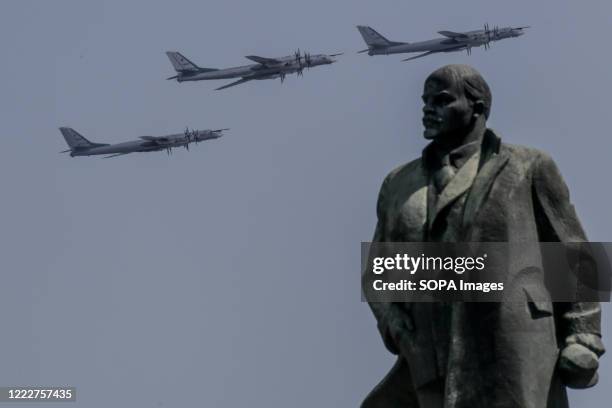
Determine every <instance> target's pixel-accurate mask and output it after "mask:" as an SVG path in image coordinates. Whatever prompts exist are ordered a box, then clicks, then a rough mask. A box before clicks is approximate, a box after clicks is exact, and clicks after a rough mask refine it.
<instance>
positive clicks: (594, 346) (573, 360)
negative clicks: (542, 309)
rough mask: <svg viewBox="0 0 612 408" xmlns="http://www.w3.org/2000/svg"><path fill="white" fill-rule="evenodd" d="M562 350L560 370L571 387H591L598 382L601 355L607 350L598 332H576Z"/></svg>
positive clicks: (565, 381)
mask: <svg viewBox="0 0 612 408" xmlns="http://www.w3.org/2000/svg"><path fill="white" fill-rule="evenodd" d="M565 342H566V346H565V347H564V348H563V350H561V355H560V357H559V370H560V375H561V379H562V380H563V382H564V383H565V385H567V386H568V387H570V388H589V387H592V386H594V385H595V384H597V381H598V380H599V375H598V374H597V368H598V367H599V356H600V355H602V354H603V353H604V351H605V349H604V347H603V343H602V342H601V338H600V337H599V336H598V335H596V334H576V335H572V336H569V337H568V338H567V339H566V341H565Z"/></svg>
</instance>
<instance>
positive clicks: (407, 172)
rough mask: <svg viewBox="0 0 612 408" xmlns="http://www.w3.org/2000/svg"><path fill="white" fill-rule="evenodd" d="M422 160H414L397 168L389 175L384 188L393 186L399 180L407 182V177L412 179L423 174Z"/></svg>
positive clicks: (384, 182)
mask: <svg viewBox="0 0 612 408" xmlns="http://www.w3.org/2000/svg"><path fill="white" fill-rule="evenodd" d="M422 168H423V167H422V164H421V158H420V157H419V158H417V159H414V160H412V161H409V162H408V163H404V164H402V165H400V166H397V167H396V168H394V169H393V170H391V171H390V172H389V174H387V176H386V177H385V180H384V181H383V186H385V185H389V184H393V183H394V182H397V181H399V180H405V179H406V178H407V177H412V176H414V175H415V174H417V173H418V174H420V173H421V172H422Z"/></svg>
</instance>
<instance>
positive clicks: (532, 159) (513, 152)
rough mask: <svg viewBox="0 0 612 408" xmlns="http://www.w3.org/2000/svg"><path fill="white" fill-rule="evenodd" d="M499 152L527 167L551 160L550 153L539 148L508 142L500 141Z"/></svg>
mask: <svg viewBox="0 0 612 408" xmlns="http://www.w3.org/2000/svg"><path fill="white" fill-rule="evenodd" d="M500 153H501V154H505V155H508V156H509V157H510V158H511V159H512V160H513V161H515V162H519V163H521V164H522V165H523V166H528V167H532V166H534V165H537V164H539V163H542V162H546V163H548V162H553V159H552V158H551V157H550V155H549V154H548V153H546V152H544V151H542V150H540V149H536V148H533V147H527V146H521V145H515V144H510V143H502V144H501V147H500Z"/></svg>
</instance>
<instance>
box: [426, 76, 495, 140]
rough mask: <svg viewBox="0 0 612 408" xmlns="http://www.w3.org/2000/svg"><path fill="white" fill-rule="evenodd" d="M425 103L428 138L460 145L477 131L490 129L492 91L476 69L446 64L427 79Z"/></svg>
mask: <svg viewBox="0 0 612 408" xmlns="http://www.w3.org/2000/svg"><path fill="white" fill-rule="evenodd" d="M423 102H424V103H425V106H423V125H424V126H425V131H424V134H423V135H424V136H425V138H426V139H433V140H436V141H438V142H441V143H445V144H459V143H461V141H463V140H464V139H465V138H466V137H467V135H469V134H471V133H473V132H474V131H477V132H478V131H480V130H481V131H482V132H484V130H485V129H486V121H487V118H488V117H489V113H490V111H491V90H490V89H489V86H488V85H487V83H486V82H485V80H484V79H483V77H482V75H480V73H479V72H478V71H476V70H475V69H474V68H472V67H470V66H468V65H446V66H444V67H442V68H439V69H437V70H436V71H434V72H433V73H431V75H429V77H427V80H425V86H424V91H423ZM453 142H456V143H453Z"/></svg>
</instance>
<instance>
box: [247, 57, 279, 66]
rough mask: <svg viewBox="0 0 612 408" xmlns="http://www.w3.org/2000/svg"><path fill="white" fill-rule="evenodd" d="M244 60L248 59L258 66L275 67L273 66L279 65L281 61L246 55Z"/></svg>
mask: <svg viewBox="0 0 612 408" xmlns="http://www.w3.org/2000/svg"><path fill="white" fill-rule="evenodd" d="M245 58H248V59H250V60H251V61H254V62H256V63H258V64H261V65H275V64H280V63H281V61H279V60H277V59H274V58H264V57H258V56H257V55H247V56H246V57H245Z"/></svg>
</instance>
